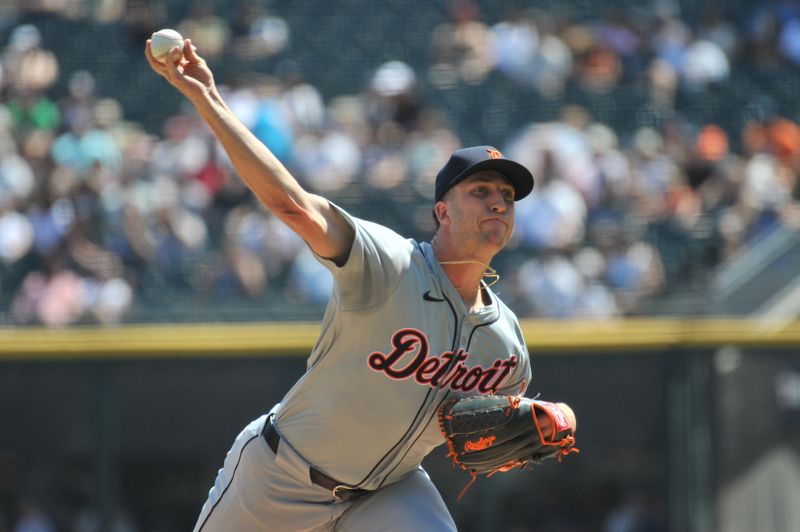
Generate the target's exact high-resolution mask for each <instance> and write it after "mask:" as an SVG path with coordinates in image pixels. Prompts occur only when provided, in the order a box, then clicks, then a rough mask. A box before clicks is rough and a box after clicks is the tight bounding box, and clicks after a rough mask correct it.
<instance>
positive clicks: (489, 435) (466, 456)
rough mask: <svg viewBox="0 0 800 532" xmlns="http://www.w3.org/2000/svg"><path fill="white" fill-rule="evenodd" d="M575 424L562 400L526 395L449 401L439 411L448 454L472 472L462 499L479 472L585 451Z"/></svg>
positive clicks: (484, 472)
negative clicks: (577, 442) (579, 444)
mask: <svg viewBox="0 0 800 532" xmlns="http://www.w3.org/2000/svg"><path fill="white" fill-rule="evenodd" d="M570 414H571V411H570ZM572 419H574V417H573V418H572ZM573 423H574V421H571V420H570V418H569V417H568V416H567V415H566V414H565V413H564V411H562V409H561V408H559V406H558V405H556V404H554V403H549V402H547V401H535V400H533V399H528V398H526V397H509V396H505V395H479V396H476V397H470V398H467V399H462V400H455V401H450V402H448V403H445V404H444V405H443V406H442V408H441V409H440V410H439V427H440V428H441V430H442V434H444V437H445V440H446V441H447V447H448V449H449V452H448V454H447V456H448V457H449V458H451V459H452V460H453V463H454V464H455V465H457V466H458V467H460V468H461V469H464V470H466V471H468V472H469V473H470V475H471V476H472V480H470V482H469V484H467V486H466V488H464V490H463V491H462V492H461V495H459V497H458V498H459V499H460V498H461V496H462V495H464V493H465V492H466V491H467V489H468V488H469V487H470V486H471V485H472V483H473V482H474V481H475V478H476V477H477V475H481V474H486V475H487V476H491V475H493V474H495V473H497V472H498V471H508V470H510V469H513V468H515V467H520V468H524V467H525V466H526V465H528V464H529V463H531V462H533V463H539V462H541V461H542V460H545V459H547V458H557V459H558V461H559V462H560V461H561V459H562V458H563V457H564V456H566V455H568V454H570V453H577V452H579V451H578V449H576V448H575V427H574V425H573Z"/></svg>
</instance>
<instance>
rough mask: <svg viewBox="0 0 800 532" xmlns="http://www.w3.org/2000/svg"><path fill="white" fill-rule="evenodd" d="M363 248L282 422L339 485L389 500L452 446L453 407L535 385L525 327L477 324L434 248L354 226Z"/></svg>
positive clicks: (483, 318) (343, 276)
mask: <svg viewBox="0 0 800 532" xmlns="http://www.w3.org/2000/svg"><path fill="white" fill-rule="evenodd" d="M340 212H342V214H343V216H345V218H346V219H347V220H348V221H349V223H350V224H351V225H352V226H353V228H354V229H355V240H354V242H353V247H352V250H351V252H350V256H349V258H348V259H347V261H346V263H345V264H344V265H343V266H342V267H339V266H337V265H335V264H334V263H333V262H332V261H329V260H325V259H320V261H321V262H322V263H323V264H324V265H325V266H327V267H328V268H329V269H330V271H331V272H332V274H333V276H334V280H335V283H334V284H335V288H334V293H333V295H332V297H331V300H330V303H329V305H328V308H327V310H326V312H325V316H324V319H323V322H322V332H321V335H320V338H319V340H318V342H317V344H316V345H315V346H314V349H313V351H312V353H311V356H310V358H309V360H308V370H307V372H306V373H305V375H304V376H303V377H302V378H301V379H300V380H299V381H298V382H297V383H296V385H295V386H294V387H293V388H292V389H291V390H290V391H289V392H288V394H287V395H286V396H285V398H284V399H283V401H281V404H280V407H279V408H278V409H277V412H276V424H277V426H278V428H279V430H280V432H281V434H282V435H283V436H284V437H285V438H286V440H287V441H288V442H289V443H290V444H291V445H292V446H293V447H294V448H295V449H296V450H297V451H298V452H299V453H300V454H301V455H302V456H303V457H305V459H306V460H308V461H309V462H310V463H311V464H313V465H314V466H316V467H317V468H318V469H320V470H322V471H323V472H325V473H326V474H328V475H329V476H331V477H333V478H335V479H337V480H339V481H340V482H343V483H347V484H350V485H354V486H359V487H362V488H365V489H377V488H378V487H380V486H382V485H383V484H384V483H387V482H389V483H391V482H393V481H395V480H397V479H399V478H402V477H404V476H406V475H408V474H409V473H410V472H411V471H413V470H414V469H416V468H417V467H418V466H419V464H420V462H421V461H422V459H423V458H424V457H425V456H426V455H427V454H428V453H429V452H430V451H431V450H432V449H433V448H435V447H437V446H438V445H440V444H442V443H443V442H444V438H443V436H442V434H441V432H440V430H439V426H438V421H437V419H436V412H437V409H438V407H439V406H440V405H441V404H442V402H443V401H444V400H445V398H447V397H453V396H466V395H474V394H479V393H480V394H484V393H498V394H518V393H521V392H523V391H524V390H525V387H526V385H527V383H528V382H529V381H530V377H531V370H530V363H529V358H528V352H527V348H526V346H525V342H524V340H523V337H522V332H521V330H520V327H519V324H518V321H517V318H516V316H515V315H514V314H513V313H512V312H511V311H510V310H509V309H508V308H507V307H506V306H505V305H504V304H503V303H502V302H501V301H500V299H499V298H498V297H497V296H496V295H494V294H492V293H491V291H490V290H488V289H487V292H488V293H489V294H490V297H491V304H490V305H488V306H485V307H484V308H482V309H481V310H480V311H478V312H468V310H467V308H466V306H465V304H464V302H463V301H462V299H461V297H460V296H459V294H458V292H457V291H456V289H455V287H454V286H453V285H452V283H451V282H450V280H449V279H448V277H447V276H446V275H445V273H444V271H443V270H442V268H441V266H440V265H439V263H438V261H437V260H436V258H435V257H434V253H433V250H432V248H431V246H430V245H429V244H428V243H418V242H416V241H414V240H411V239H406V238H403V237H401V236H400V235H398V234H397V233H395V232H394V231H392V230H390V229H388V228H386V227H383V226H380V225H377V224H374V223H371V222H367V221H364V220H360V219H357V218H354V217H351V216H349V215H348V214H347V213H346V212H344V211H341V209H340Z"/></svg>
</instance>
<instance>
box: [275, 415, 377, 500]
mask: <svg viewBox="0 0 800 532" xmlns="http://www.w3.org/2000/svg"><path fill="white" fill-rule="evenodd" d="M261 434H263V435H264V439H265V440H267V445H269V448H270V449H272V452H273V453H275V454H276V455H277V454H278V446H279V445H280V443H281V437H280V435H279V434H278V431H277V430H275V427H274V426H273V425H272V416H270V417H269V418H267V421H266V423H264V430H262V431H261ZM309 475H310V476H311V482H313V483H314V484H316V485H317V486H321V487H323V488H325V489H326V490H328V491H330V492H331V493H332V494H333V496H334V498H336V499H339V500H340V501H345V502H346V501H352V500H355V499H357V498H359V497H362V496H364V495H366V494H368V493H371V491H370V490H365V489H362V488H352V487H350V486H347V485H345V484H342V483H341V482H337V481H336V480H334V479H332V478H331V477H329V476H328V475H326V474H325V473H323V472H322V471H320V470H319V469H317V468H315V467H309Z"/></svg>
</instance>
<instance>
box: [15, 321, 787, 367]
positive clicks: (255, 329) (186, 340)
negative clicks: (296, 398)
mask: <svg viewBox="0 0 800 532" xmlns="http://www.w3.org/2000/svg"><path fill="white" fill-rule="evenodd" d="M521 325H522V329H523V333H524V335H525V339H526V340H527V342H528V346H529V349H530V350H531V351H532V352H534V353H535V352H537V351H538V352H546V353H580V354H586V353H598V354H601V353H606V352H609V351H614V352H618V351H624V350H631V351H633V350H635V351H637V352H647V351H656V350H663V349H667V348H675V347H683V348H692V347H708V346H718V345H727V344H735V345H740V346H762V347H791V346H798V347H800V321H790V322H763V321H756V320H747V319H708V320H706V319H692V320H688V319H687V320H679V319H625V320H611V321H581V320H561V321H551V320H522V321H521ZM318 333H319V324H318V323H310V322H302V323H295V322H270V323H235V324H231V323H225V324H216V323H200V324H186V325H183V324H181V325H175V324H171V325H127V326H120V327H71V328H63V329H54V328H38V327H32V328H6V329H0V360H56V359H69V360H93V359H115V358H176V357H179V358H186V357H188V358H192V357H216V358H219V357H242V356H254V357H259V356H286V355H305V354H307V353H308V352H309V350H310V349H311V348H312V346H313V345H314V341H315V340H316V337H317V334H318Z"/></svg>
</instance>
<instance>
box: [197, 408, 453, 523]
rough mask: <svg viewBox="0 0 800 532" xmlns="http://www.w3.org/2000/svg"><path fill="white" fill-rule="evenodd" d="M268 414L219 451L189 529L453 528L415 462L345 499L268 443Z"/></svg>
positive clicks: (284, 449)
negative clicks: (218, 463) (220, 458)
mask: <svg viewBox="0 0 800 532" xmlns="http://www.w3.org/2000/svg"><path fill="white" fill-rule="evenodd" d="M266 420H267V416H266V415H265V416H261V417H260V418H258V419H256V420H255V421H253V422H252V423H250V424H249V425H248V426H247V427H245V429H244V430H243V431H242V432H241V433H240V434H239V436H238V437H237V438H236V441H235V442H234V443H233V447H231V450H230V451H228V454H227V456H226V457H225V463H224V466H223V468H222V469H220V470H219V474H218V475H217V478H216V481H215V483H214V486H213V487H212V488H211V491H210V492H209V494H208V500H207V501H206V503H205V504H204V505H203V509H202V510H201V512H200V517H199V518H198V520H197V524H196V525H195V528H194V532H230V531H232V530H235V531H237V532H247V531H252V532H256V531H265V530H270V531H280V532H282V531H286V532H295V531H297V532H300V531H308V532H322V531H343V532H407V531H409V530H414V531H415V532H417V531H418V532H441V531H455V530H456V526H455V523H454V522H453V519H452V517H451V516H450V513H449V512H448V511H447V507H446V506H445V504H444V501H443V500H442V497H441V496H440V495H439V492H438V490H437V489H436V487H435V486H434V485H433V482H431V480H430V478H429V477H428V474H427V473H426V472H425V471H424V470H423V469H422V468H419V469H417V470H416V471H415V472H413V473H412V474H411V475H409V476H407V477H405V478H404V479H402V480H400V481H398V482H395V483H394V484H390V485H388V486H384V487H383V488H381V489H379V490H378V491H376V492H374V493H371V494H369V495H366V496H364V497H361V498H359V499H357V500H354V501H350V502H340V501H337V500H335V499H334V497H333V495H332V494H331V492H330V491H328V490H326V489H325V488H322V487H320V486H317V485H316V484H313V483H312V482H311V479H310V477H309V464H308V463H307V462H306V461H305V460H304V459H303V458H302V457H301V456H300V455H299V454H297V453H296V452H295V451H294V450H293V449H292V448H291V447H290V446H289V445H284V444H283V442H281V445H280V446H279V447H278V453H277V455H276V454H275V453H274V452H273V451H272V450H271V449H270V448H269V446H268V445H267V442H266V441H265V439H264V437H263V436H262V435H261V432H262V430H263V428H264V423H265V422H266Z"/></svg>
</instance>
